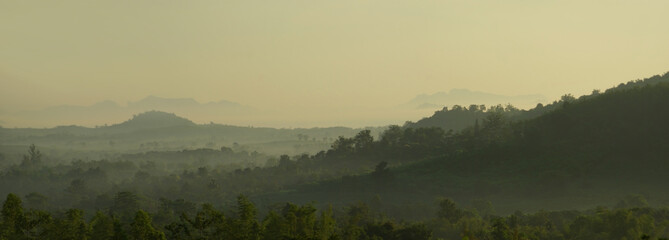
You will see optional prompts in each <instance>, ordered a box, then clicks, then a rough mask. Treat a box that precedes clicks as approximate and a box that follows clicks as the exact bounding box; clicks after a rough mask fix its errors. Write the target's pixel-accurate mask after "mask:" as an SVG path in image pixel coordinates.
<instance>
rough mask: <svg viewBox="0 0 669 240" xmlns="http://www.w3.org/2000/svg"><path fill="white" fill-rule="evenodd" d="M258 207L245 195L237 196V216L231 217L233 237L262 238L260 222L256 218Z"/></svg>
mask: <svg viewBox="0 0 669 240" xmlns="http://www.w3.org/2000/svg"><path fill="white" fill-rule="evenodd" d="M256 214H257V212H256V207H255V205H253V203H252V202H251V201H249V199H248V198H246V196H244V195H239V196H238V197H237V218H236V219H230V223H229V226H230V227H229V235H230V238H231V239H238V240H257V239H259V238H260V224H259V223H258V220H257V219H256Z"/></svg>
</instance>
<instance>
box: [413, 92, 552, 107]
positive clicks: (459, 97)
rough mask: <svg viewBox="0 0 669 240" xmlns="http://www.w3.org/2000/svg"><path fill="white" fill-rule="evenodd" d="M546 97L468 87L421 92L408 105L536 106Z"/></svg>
mask: <svg viewBox="0 0 669 240" xmlns="http://www.w3.org/2000/svg"><path fill="white" fill-rule="evenodd" d="M545 100H546V97H544V96H543V95H540V94H531V95H517V96H505V95H499V94H492V93H486V92H479V91H471V90H468V89H459V88H456V89H451V90H450V91H449V92H437V93H434V94H430V95H428V94H421V95H418V96H416V97H415V98H413V99H411V100H410V101H409V102H408V103H407V105H408V106H411V107H414V108H442V107H444V106H453V105H469V104H486V105H496V104H507V103H511V104H512V105H516V106H520V107H525V106H534V105H536V104H537V103H540V102H543V101H545Z"/></svg>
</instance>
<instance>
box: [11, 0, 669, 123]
mask: <svg viewBox="0 0 669 240" xmlns="http://www.w3.org/2000/svg"><path fill="white" fill-rule="evenodd" d="M668 9H669V1H666V0H657V1H643V0H640V1H527V0H522V1H520V0H518V1H513V0H507V1H464V0H463V1H427V0H426V1H391V0H382V1H365V0H356V1H347V0H337V1H313V0H309V1H307V0H305V1H287V0H285V1H284V0H276V1H254V0H244V1H220V0H216V1H176V0H172V1H170V0H160V1H158V0H155V1H137V0H127V1H123V0H114V1H90V0H85V1H66V0H60V1H51V0H47V1H14V0H0V111H5V112H7V111H15V110H20V109H36V108H43V107H47V106H52V105H60V104H71V105H91V104H93V103H95V102H98V101H102V100H113V101H116V102H119V103H121V104H125V103H126V102H128V101H137V100H139V99H141V98H144V97H146V96H148V95H156V96H162V97H174V98H176V97H187V98H194V99H196V100H198V101H201V102H208V101H218V100H221V99H225V100H230V101H234V102H238V103H241V104H244V105H249V106H254V107H258V108H268V109H273V110H279V111H281V110H284V109H285V110H286V112H290V113H291V114H294V113H296V112H297V110H303V111H310V112H313V113H314V114H312V115H308V114H304V115H299V114H297V115H295V114H294V115H295V117H296V118H298V117H299V118H300V120H305V118H309V117H310V116H313V115H318V114H319V113H320V112H319V111H320V110H323V109H342V110H341V111H340V112H338V113H337V115H338V117H339V118H342V119H343V118H346V116H347V114H351V119H352V118H354V116H353V114H355V112H354V111H351V112H346V110H345V109H348V108H350V109H358V110H360V111H366V110H365V109H387V108H390V107H392V106H395V105H399V104H402V103H405V102H407V101H409V100H410V99H411V98H413V97H414V96H416V95H418V94H423V93H426V94H431V93H435V92H439V91H448V90H450V89H452V88H467V89H471V90H477V91H483V92H490V93H496V94H504V95H521V94H543V95H544V96H546V97H548V98H549V99H554V98H557V97H559V96H560V95H563V94H565V93H573V94H575V95H581V94H585V93H589V92H590V91H591V90H592V89H605V88H608V87H612V86H613V85H616V84H618V83H620V82H626V81H629V80H634V79H638V78H644V77H650V76H652V75H655V74H662V73H664V72H666V71H669V27H668V26H667V24H668V23H669V14H667V10H668ZM368 115H369V114H368ZM370 118H373V117H371V116H370ZM290 119H291V118H290V117H285V118H284V119H283V121H290ZM296 120H297V119H296ZM407 120H409V119H407Z"/></svg>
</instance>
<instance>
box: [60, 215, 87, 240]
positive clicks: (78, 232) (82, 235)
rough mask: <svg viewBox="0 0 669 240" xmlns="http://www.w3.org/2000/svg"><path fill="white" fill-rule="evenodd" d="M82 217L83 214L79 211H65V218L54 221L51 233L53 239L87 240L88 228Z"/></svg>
mask: <svg viewBox="0 0 669 240" xmlns="http://www.w3.org/2000/svg"><path fill="white" fill-rule="evenodd" d="M83 215H84V212H83V211H81V210H79V209H70V210H67V212H65V218H63V219H58V220H57V221H56V223H55V228H54V231H53V232H52V234H53V237H57V238H61V239H72V240H85V239H88V236H89V231H88V226H87V225H86V221H85V220H84V217H83Z"/></svg>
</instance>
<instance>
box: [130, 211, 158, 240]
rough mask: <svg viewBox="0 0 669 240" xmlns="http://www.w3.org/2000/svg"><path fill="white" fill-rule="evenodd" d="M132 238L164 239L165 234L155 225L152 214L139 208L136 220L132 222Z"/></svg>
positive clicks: (139, 239) (137, 239) (143, 239)
mask: <svg viewBox="0 0 669 240" xmlns="http://www.w3.org/2000/svg"><path fill="white" fill-rule="evenodd" d="M130 239H135V240H164V239H165V234H164V233H162V232H160V231H157V230H156V229H155V228H154V227H153V225H152V223H151V216H149V214H148V213H146V212H145V211H143V210H139V211H137V214H135V220H134V221H133V222H132V223H131V224H130Z"/></svg>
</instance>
